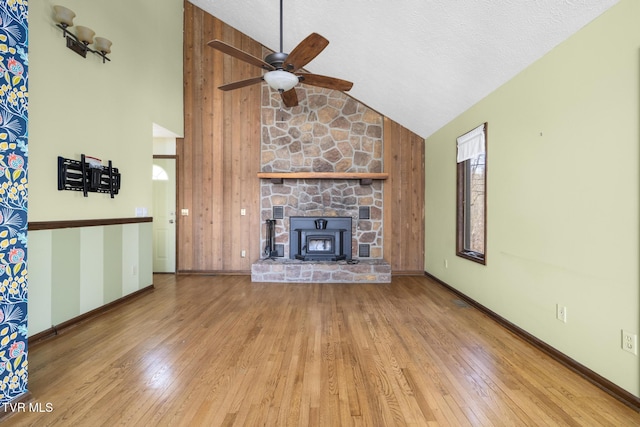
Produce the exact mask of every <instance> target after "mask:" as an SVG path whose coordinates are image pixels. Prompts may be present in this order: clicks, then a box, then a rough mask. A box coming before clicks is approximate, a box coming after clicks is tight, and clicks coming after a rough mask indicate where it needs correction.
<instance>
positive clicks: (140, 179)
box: [29, 0, 183, 221]
mask: <svg viewBox="0 0 640 427" xmlns="http://www.w3.org/2000/svg"><path fill="white" fill-rule="evenodd" d="M58 3H59V2H58V1H57V0H56V1H51V0H47V1H38V2H32V3H31V4H30V5H29V6H30V7H29V33H30V34H29V37H30V44H31V50H30V52H29V62H30V71H31V76H30V77H31V78H30V93H29V96H30V112H29V115H30V117H29V118H30V120H29V134H30V135H29V137H30V138H29V160H30V164H29V192H30V194H29V195H30V197H29V221H53V220H69V219H92V218H114V217H115V218H119V217H132V216H135V212H136V210H135V209H136V207H146V208H147V209H148V210H149V212H151V206H152V203H151V194H152V186H151V178H150V177H151V167H152V155H153V148H152V147H153V135H152V125H153V123H157V124H159V125H161V126H163V127H164V128H166V129H169V130H171V131H173V132H174V133H176V134H179V135H181V134H183V108H182V104H183V103H182V20H183V13H182V9H183V1H182V0H166V1H163V2H162V5H161V7H159V6H158V2H157V1H155V0H112V1H108V2H95V1H90V2H87V1H83V0H65V1H64V2H63V3H60V4H62V5H64V6H65V7H68V8H69V9H71V10H73V11H74V12H75V13H76V18H75V20H74V24H75V25H85V26H88V27H90V28H92V29H93V30H94V31H95V32H96V35H97V36H103V37H106V38H108V39H110V40H111V41H112V42H113V46H112V53H111V54H110V55H109V56H110V58H111V62H107V63H106V64H103V63H102V60H101V59H100V58H99V57H98V56H96V55H92V54H89V56H88V57H87V58H82V57H81V56H79V55H77V54H76V53H74V52H73V51H71V50H70V49H67V48H66V46H65V42H64V39H63V37H62V31H61V30H60V29H59V28H57V27H56V26H55V25H54V22H53V19H52V15H53V12H52V7H53V5H55V4H58ZM71 30H72V31H73V27H72V28H71ZM81 154H87V155H91V156H95V157H98V158H100V159H102V160H103V161H105V162H106V161H107V160H112V161H113V165H114V166H115V167H117V168H119V170H120V173H121V174H122V188H121V191H120V194H119V195H118V196H116V198H115V199H110V198H109V196H105V195H101V194H90V195H89V197H87V198H84V197H83V196H82V193H79V192H74V191H58V189H57V184H56V182H57V181H56V179H57V178H56V176H57V175H56V174H57V163H56V159H57V157H58V156H63V157H67V158H71V159H77V160H79V159H80V155H81Z"/></svg>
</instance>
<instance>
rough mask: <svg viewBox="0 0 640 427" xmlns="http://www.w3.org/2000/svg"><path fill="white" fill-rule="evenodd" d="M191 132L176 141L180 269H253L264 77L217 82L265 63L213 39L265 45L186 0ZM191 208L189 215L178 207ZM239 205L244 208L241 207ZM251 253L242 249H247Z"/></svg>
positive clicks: (249, 48) (254, 72)
mask: <svg viewBox="0 0 640 427" xmlns="http://www.w3.org/2000/svg"><path fill="white" fill-rule="evenodd" d="M184 5H185V12H184V13H185V25H184V111H185V123H184V128H185V137H184V141H183V143H182V144H180V146H179V147H178V161H179V170H180V173H181V176H180V178H179V183H180V184H179V185H180V188H179V189H178V218H179V221H180V223H179V232H178V234H179V235H178V252H179V257H178V259H179V261H178V263H179V265H178V271H180V272H187V271H197V272H226V273H230V272H248V271H250V269H251V263H252V262H253V261H255V260H256V259H257V258H258V257H259V255H260V247H259V245H260V240H259V237H260V233H259V230H260V212H259V201H260V197H259V196H260V193H259V190H260V186H259V181H258V179H257V178H256V172H258V171H259V169H260V90H261V89H260V85H254V86H251V87H249V88H244V89H238V90H234V91H229V92H223V91H221V90H219V89H218V86H220V85H222V84H224V83H229V82H232V81H235V80H241V79H244V78H249V77H255V76H259V75H260V73H261V70H260V69H259V68H257V67H253V66H250V65H247V64H245V63H243V62H241V61H238V60H237V59H233V58H231V57H230V56H228V55H224V54H222V53H220V52H217V51H215V50H214V49H212V48H210V47H209V46H207V42H209V41H210V40H213V39H221V40H224V41H226V42H227V43H230V44H232V45H234V46H236V47H239V48H240V49H242V50H244V51H246V52H249V53H251V54H253V55H255V56H257V57H260V56H261V55H262V46H261V45H260V44H259V43H257V42H255V41H254V40H251V39H250V38H249V37H247V36H245V35H243V34H241V33H240V32H238V31H236V30H234V29H233V28H231V27H229V26H228V25H226V24H224V23H223V22H222V21H220V20H218V19H216V18H214V17H212V16H211V15H209V14H208V13H206V12H204V11H202V10H201V9H199V8H197V7H195V6H193V5H192V4H191V3H189V2H187V1H185V3H184ZM181 209H189V215H188V216H182V215H180V212H181ZM241 209H245V210H246V215H245V216H242V215H240V211H241ZM243 250H245V251H246V257H244V258H242V257H241V251H243Z"/></svg>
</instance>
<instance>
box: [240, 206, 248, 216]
mask: <svg viewBox="0 0 640 427" xmlns="http://www.w3.org/2000/svg"><path fill="white" fill-rule="evenodd" d="M246 214H247V210H246V209H244V208H243V209H240V215H242V216H245V215H246Z"/></svg>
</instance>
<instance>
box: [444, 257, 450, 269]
mask: <svg viewBox="0 0 640 427" xmlns="http://www.w3.org/2000/svg"><path fill="white" fill-rule="evenodd" d="M444 268H449V260H448V259H445V260H444Z"/></svg>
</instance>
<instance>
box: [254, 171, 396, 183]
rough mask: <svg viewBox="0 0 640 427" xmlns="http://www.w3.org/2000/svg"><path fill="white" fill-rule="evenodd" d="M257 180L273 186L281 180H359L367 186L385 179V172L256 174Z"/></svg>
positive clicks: (386, 176) (386, 175)
mask: <svg viewBox="0 0 640 427" xmlns="http://www.w3.org/2000/svg"><path fill="white" fill-rule="evenodd" d="M258 178H260V179H270V180H271V182H272V183H274V184H282V180H283V179H359V180H360V184H362V185H367V184H371V182H372V181H373V180H374V179H376V180H378V179H387V178H389V174H388V173H386V172H258Z"/></svg>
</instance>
